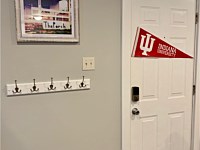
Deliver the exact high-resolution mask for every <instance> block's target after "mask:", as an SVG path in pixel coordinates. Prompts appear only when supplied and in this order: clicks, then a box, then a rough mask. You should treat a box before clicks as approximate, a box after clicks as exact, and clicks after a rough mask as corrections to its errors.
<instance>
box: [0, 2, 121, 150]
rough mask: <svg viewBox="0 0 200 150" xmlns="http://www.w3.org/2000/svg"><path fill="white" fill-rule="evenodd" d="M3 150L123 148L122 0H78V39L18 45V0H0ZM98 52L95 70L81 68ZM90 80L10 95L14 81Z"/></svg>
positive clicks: (114, 149)
mask: <svg viewBox="0 0 200 150" xmlns="http://www.w3.org/2000/svg"><path fill="white" fill-rule="evenodd" d="M1 2H2V5H1V11H2V14H1V19H2V34H1V38H2V40H1V42H2V58H1V59H2V60H1V61H2V90H3V92H2V150H120V149H121V102H120V96H121V94H120V93H121V85H120V80H121V55H120V54H121V51H120V49H121V44H120V43H121V39H120V37H121V0H84V1H83V0H80V44H75V45H72V44H70V45H67V44H54V43H51V44H45V43H42V44H34V43H29V44H17V42H16V30H15V28H16V27H15V11H14V0H1ZM83 56H94V57H95V61H96V69H95V71H89V72H85V71H82V69H81V68H82V67H81V66H82V57H83ZM82 75H85V76H86V77H87V78H90V79H91V90H89V91H78V92H68V93H67V92H65V93H55V94H43V95H34V96H19V97H6V95H5V85H6V84H8V83H14V80H15V79H17V80H18V82H19V83H26V82H28V83H29V82H32V79H33V78H36V80H37V81H38V82H42V81H49V80H50V77H54V80H65V79H66V77H67V76H70V77H71V79H80V78H81V77H82Z"/></svg>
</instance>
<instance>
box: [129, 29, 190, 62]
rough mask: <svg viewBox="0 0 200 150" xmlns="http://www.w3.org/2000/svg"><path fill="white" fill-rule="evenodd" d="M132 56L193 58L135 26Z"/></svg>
mask: <svg viewBox="0 0 200 150" xmlns="http://www.w3.org/2000/svg"><path fill="white" fill-rule="evenodd" d="M132 57H157V58H193V57H192V56H190V55H188V54H186V53H184V52H183V51H182V50H180V49H178V48H176V47H174V46H172V45H171V44H169V43H167V42H166V41H164V40H162V39H160V38H158V37H157V36H155V35H153V34H151V33H150V32H148V31H146V30H144V29H142V28H140V27H138V28H137V32H136V37H135V42H134V46H133V50H132Z"/></svg>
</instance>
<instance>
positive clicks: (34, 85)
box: [30, 79, 39, 92]
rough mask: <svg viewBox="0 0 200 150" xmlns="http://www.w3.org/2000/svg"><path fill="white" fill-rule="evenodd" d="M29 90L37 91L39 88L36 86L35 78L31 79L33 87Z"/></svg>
mask: <svg viewBox="0 0 200 150" xmlns="http://www.w3.org/2000/svg"><path fill="white" fill-rule="evenodd" d="M30 90H31V92H38V91H39V88H37V86H36V84H35V79H33V87H32V89H30Z"/></svg>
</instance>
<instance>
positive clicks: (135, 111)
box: [132, 108, 140, 115]
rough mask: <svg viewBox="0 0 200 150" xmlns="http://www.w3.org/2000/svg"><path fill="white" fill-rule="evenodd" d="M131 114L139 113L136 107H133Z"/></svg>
mask: <svg viewBox="0 0 200 150" xmlns="http://www.w3.org/2000/svg"><path fill="white" fill-rule="evenodd" d="M132 114H133V115H139V114H140V111H139V110H138V109H137V108H133V110H132Z"/></svg>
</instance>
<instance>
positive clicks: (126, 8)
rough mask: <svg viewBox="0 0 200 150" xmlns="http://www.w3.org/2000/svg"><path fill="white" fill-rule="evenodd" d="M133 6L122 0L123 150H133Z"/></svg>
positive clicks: (129, 0)
mask: <svg viewBox="0 0 200 150" xmlns="http://www.w3.org/2000/svg"><path fill="white" fill-rule="evenodd" d="M131 4H132V3H131V0H122V150H131V141H130V137H131V135H130V132H131V130H130V125H131V124H130V115H131V113H130V99H131V91H130V81H131V70H130V69H131V68H130V67H131V65H130V59H127V58H130V56H131V40H130V39H131V35H132V33H131V26H132V25H131V24H132V22H131V11H132V10H131ZM127 49H130V51H127Z"/></svg>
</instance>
